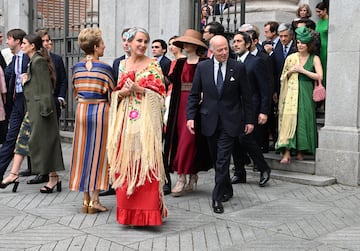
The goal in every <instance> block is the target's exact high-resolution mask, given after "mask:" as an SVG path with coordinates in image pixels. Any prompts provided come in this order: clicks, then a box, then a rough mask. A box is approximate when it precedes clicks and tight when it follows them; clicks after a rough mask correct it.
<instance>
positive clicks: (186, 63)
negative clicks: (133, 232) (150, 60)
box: [164, 29, 212, 197]
mask: <svg viewBox="0 0 360 251" xmlns="http://www.w3.org/2000/svg"><path fill="white" fill-rule="evenodd" d="M173 44H174V45H176V46H177V47H180V48H183V49H184V51H185V52H186V55H187V57H186V58H180V59H178V60H177V62H176V65H175V67H174V70H173V73H172V74H171V75H170V76H169V80H170V82H171V83H173V89H172V93H171V99H170V107H169V117H168V123H167V126H166V133H165V146H164V162H165V168H167V169H168V170H171V171H176V172H177V174H178V180H177V182H176V185H175V187H174V188H173V189H172V190H171V194H172V195H173V196H174V197H178V196H181V195H183V193H184V192H185V191H186V192H191V191H193V190H194V189H195V188H196V184H197V180H198V176H197V172H198V171H200V170H208V169H210V168H211V167H212V166H211V163H210V161H209V159H210V158H209V154H208V146H207V143H206V140H205V138H204V137H203V136H202V135H201V133H200V132H199V133H197V134H195V135H192V134H190V132H189V131H188V129H187V128H186V103H187V98H188V96H189V93H190V90H191V85H192V80H193V77H194V73H195V69H196V66H197V64H198V63H199V62H200V61H201V60H204V58H201V57H200V56H199V55H201V53H200V52H201V50H206V49H207V47H206V45H205V44H204V43H203V42H202V41H201V33H200V32H198V31H195V30H192V29H187V30H186V31H185V33H184V36H181V37H178V38H176V39H175V40H174V42H173ZM199 128H200V127H199ZM187 175H189V181H188V183H187V180H186V176H187Z"/></svg>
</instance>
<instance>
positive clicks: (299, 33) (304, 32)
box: [295, 26, 312, 44]
mask: <svg viewBox="0 0 360 251" xmlns="http://www.w3.org/2000/svg"><path fill="white" fill-rule="evenodd" d="M295 33H296V39H297V40H299V41H300V42H301V43H304V44H308V43H310V42H311V41H312V36H311V33H310V31H309V29H308V28H307V27H305V26H304V27H299V28H296V30H295Z"/></svg>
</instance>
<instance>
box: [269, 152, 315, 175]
mask: <svg viewBox="0 0 360 251" xmlns="http://www.w3.org/2000/svg"><path fill="white" fill-rule="evenodd" d="M264 157H265V160H266V162H267V163H268V165H269V166H270V167H271V169H275V170H282V171H289V172H298V173H306V174H315V159H314V157H313V156H304V160H302V161H299V160H297V159H296V158H294V157H293V158H291V164H290V165H284V164H280V159H281V155H280V154H277V153H275V152H269V153H264Z"/></svg>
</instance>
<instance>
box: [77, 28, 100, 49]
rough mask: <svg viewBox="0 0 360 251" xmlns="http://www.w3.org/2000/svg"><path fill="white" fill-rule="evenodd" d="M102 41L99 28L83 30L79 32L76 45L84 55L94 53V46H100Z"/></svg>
mask: <svg viewBox="0 0 360 251" xmlns="http://www.w3.org/2000/svg"><path fill="white" fill-rule="evenodd" d="M101 40H102V36H101V30H100V29H99V28H85V29H83V30H82V31H80V33H79V36H78V44H79V46H80V48H81V49H82V50H83V51H84V52H85V53H86V54H91V53H94V47H95V45H100V42H101Z"/></svg>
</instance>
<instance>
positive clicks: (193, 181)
mask: <svg viewBox="0 0 360 251" xmlns="http://www.w3.org/2000/svg"><path fill="white" fill-rule="evenodd" d="M198 179H199V177H198V176H197V174H191V175H190V179H189V183H187V184H186V187H185V191H186V192H192V191H196V189H197V181H198Z"/></svg>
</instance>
